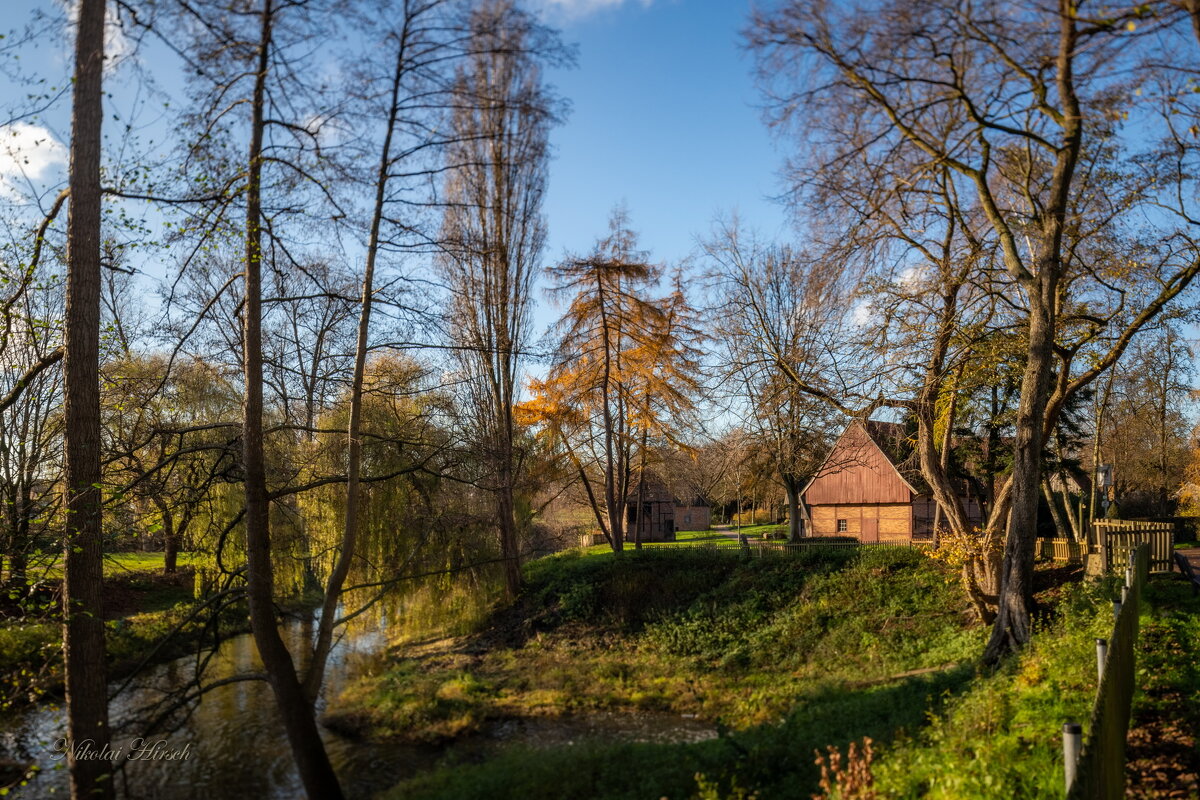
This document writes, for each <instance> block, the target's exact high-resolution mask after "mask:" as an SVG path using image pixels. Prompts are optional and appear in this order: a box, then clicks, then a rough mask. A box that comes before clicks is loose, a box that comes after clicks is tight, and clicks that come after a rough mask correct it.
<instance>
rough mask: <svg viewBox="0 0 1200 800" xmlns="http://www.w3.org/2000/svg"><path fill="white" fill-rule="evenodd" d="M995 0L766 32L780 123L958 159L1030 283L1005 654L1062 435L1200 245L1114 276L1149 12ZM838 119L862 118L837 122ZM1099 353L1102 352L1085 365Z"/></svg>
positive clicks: (1002, 622)
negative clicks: (1081, 395) (1072, 401)
mask: <svg viewBox="0 0 1200 800" xmlns="http://www.w3.org/2000/svg"><path fill="white" fill-rule="evenodd" d="M993 5H994V4H991V3H985V4H982V5H972V6H963V5H961V4H958V3H951V2H945V3H933V4H928V3H922V4H920V5H919V6H918V5H917V4H914V3H911V2H908V0H895V1H894V2H890V3H887V4H885V5H884V6H882V7H879V8H875V7H873V8H872V10H871V13H864V12H863V11H862V10H860V9H857V8H846V7H838V8H834V7H833V6H832V5H830V4H825V3H815V4H814V3H786V4H784V5H783V6H782V7H780V8H779V9H777V10H775V11H772V12H768V13H763V14H760V15H758V16H757V17H756V18H755V21H754V23H753V30H752V32H751V41H752V44H753V45H754V46H755V47H756V48H757V49H758V51H759V53H760V54H761V55H762V56H763V62H762V64H763V70H764V76H769V77H766V78H765V80H767V82H768V83H770V84H772V85H774V86H776V87H780V88H781V89H782V91H781V92H780V94H778V95H777V96H776V99H778V100H780V101H781V104H780V105H779V106H778V107H779V108H780V109H781V111H780V117H779V119H780V120H781V121H783V122H787V123H789V124H796V125H798V126H800V127H802V128H804V129H805V130H808V131H814V132H815V133H814V136H815V137H816V141H817V142H819V143H820V145H822V146H820V147H818V148H817V149H818V151H820V152H822V153H823V154H828V153H831V152H832V153H835V154H836V155H835V157H834V159H833V160H832V161H831V162H827V168H829V169H841V170H851V169H855V168H856V167H857V162H860V161H861V157H862V155H863V154H864V153H866V154H875V155H877V156H880V158H881V160H883V161H885V162H886V161H891V162H893V163H898V162H900V161H901V160H906V161H907V162H908V163H911V164H913V165H915V166H920V165H921V164H924V166H923V167H922V169H923V171H924V174H925V175H931V174H937V173H938V172H940V171H942V170H950V171H952V172H953V173H954V174H955V175H957V176H959V177H960V178H961V179H962V181H963V185H964V187H967V188H969V191H970V193H971V202H972V203H973V204H976V205H977V207H978V209H979V211H980V214H981V216H982V220H983V223H984V225H983V226H981V227H980V229H979V230H980V231H981V232H982V233H983V234H984V235H985V236H986V239H987V242H988V243H989V246H994V247H995V248H996V249H997V251H998V253H999V263H1000V264H1002V265H1003V268H1004V270H1005V276H1006V279H1007V280H1008V281H1010V282H1011V284H1012V285H1013V286H1014V287H1015V288H1016V289H1017V291H1018V293H1019V297H1020V306H1019V312H1018V313H1019V316H1020V319H1021V323H1020V324H1021V326H1022V329H1023V331H1024V342H1023V353H1022V360H1023V375H1022V382H1021V393H1020V404H1019V406H1018V409H1017V413H1016V420H1015V446H1014V463H1013V472H1012V477H1011V479H1010V480H1009V481H1008V482H1007V484H1006V486H1007V490H1006V491H1000V492H998V496H999V498H1000V499H1003V500H1005V501H1006V502H1007V504H1008V505H1009V509H1010V510H1009V513H1008V514H1007V515H1006V517H1007V538H1006V549H1005V557H1004V564H1003V569H1002V575H1001V582H1000V597H999V609H998V614H997V617H996V623H995V627H994V629H993V637H992V639H991V641H990V643H989V646H988V651H987V654H988V656H989V658H990V659H996V658H998V657H1000V656H1001V655H1002V654H1003V653H1005V652H1008V651H1010V650H1012V649H1014V648H1016V647H1019V646H1020V645H1022V644H1024V643H1025V642H1027V641H1028V640H1029V636H1030V624H1031V611H1032V605H1033V595H1032V573H1033V555H1034V536H1035V530H1036V515H1037V506H1038V500H1039V494H1040V484H1041V460H1042V456H1043V445H1044V443H1045V441H1046V437H1047V436H1048V434H1049V431H1050V430H1051V429H1052V428H1053V425H1054V424H1055V420H1056V419H1057V417H1058V415H1059V413H1061V411H1062V408H1063V406H1064V404H1065V403H1066V402H1068V399H1069V397H1070V396H1071V394H1073V393H1074V392H1077V391H1078V390H1079V389H1080V388H1082V387H1084V386H1086V385H1087V384H1089V383H1090V382H1091V381H1093V380H1094V379H1095V378H1096V377H1097V376H1098V375H1100V374H1101V373H1102V372H1103V371H1104V370H1105V369H1107V368H1109V367H1110V366H1111V365H1112V364H1113V363H1114V362H1115V361H1116V360H1117V359H1118V358H1119V357H1120V355H1121V353H1122V352H1123V351H1124V349H1125V347H1126V346H1127V345H1128V343H1129V341H1130V339H1131V337H1132V336H1133V335H1134V333H1136V331H1137V330H1138V328H1140V327H1141V326H1142V325H1144V324H1145V323H1146V322H1147V321H1148V320H1149V319H1152V318H1153V317H1154V316H1155V315H1156V314H1157V313H1158V312H1159V311H1160V310H1161V309H1162V308H1163V307H1164V305H1165V304H1166V303H1167V302H1169V301H1170V300H1171V299H1172V298H1174V297H1176V296H1177V295H1178V294H1179V293H1180V292H1181V291H1183V290H1184V289H1185V288H1186V287H1187V286H1188V284H1189V283H1190V282H1191V280H1192V278H1193V277H1194V276H1195V274H1196V272H1197V270H1200V260H1198V259H1197V258H1196V256H1195V253H1194V252H1191V251H1189V252H1184V253H1183V254H1180V253H1178V252H1176V251H1174V248H1172V247H1171V246H1169V245H1168V244H1167V242H1168V241H1170V238H1171V236H1172V232H1171V231H1166V232H1164V235H1163V237H1161V238H1160V239H1158V240H1157V242H1156V243H1154V244H1150V245H1148V246H1146V245H1143V246H1141V247H1140V248H1139V249H1140V250H1141V252H1142V253H1144V254H1145V257H1144V258H1139V259H1138V262H1137V263H1138V266H1139V269H1138V270H1135V271H1133V272H1132V273H1126V274H1124V275H1120V276H1119V277H1118V281H1119V282H1120V283H1122V284H1124V285H1126V286H1130V287H1131V289H1132V290H1133V292H1134V295H1135V296H1137V297H1138V301H1137V302H1136V303H1128V302H1127V299H1126V298H1127V297H1128V290H1122V289H1121V288H1118V287H1115V286H1114V284H1113V282H1112V279H1113V278H1114V277H1116V276H1118V273H1117V272H1116V271H1115V270H1114V269H1113V261H1112V259H1113V258H1114V257H1116V258H1119V256H1117V255H1116V252H1117V251H1114V249H1113V248H1112V247H1111V246H1110V245H1112V244H1115V243H1118V242H1119V243H1120V244H1121V245H1124V246H1128V245H1130V244H1132V243H1133V240H1132V238H1129V239H1122V235H1123V233H1124V229H1123V226H1122V224H1121V221H1122V220H1123V219H1124V217H1123V215H1124V214H1126V213H1127V212H1128V209H1129V208H1130V207H1131V206H1135V205H1137V203H1138V202H1140V200H1141V199H1142V198H1144V197H1145V195H1144V194H1138V191H1131V189H1133V187H1132V186H1130V185H1129V184H1127V183H1125V182H1124V180H1123V177H1122V176H1119V175H1114V172H1113V171H1112V170H1106V169H1102V165H1103V166H1111V163H1112V160H1113V158H1114V156H1115V151H1114V149H1113V148H1112V146H1111V145H1112V143H1113V142H1114V141H1115V140H1116V139H1117V138H1118V136H1119V131H1118V130H1117V127H1116V125H1115V124H1114V120H1118V119H1121V118H1122V116H1121V111H1122V109H1124V108H1125V107H1126V106H1127V104H1128V102H1129V100H1130V99H1131V98H1132V97H1133V96H1134V95H1133V93H1132V92H1131V91H1128V84H1127V83H1124V81H1125V79H1126V76H1127V75H1128V72H1127V70H1129V69H1132V68H1135V67H1136V63H1137V62H1136V56H1131V55H1129V53H1130V52H1131V51H1130V48H1128V47H1127V46H1126V45H1127V44H1128V43H1129V42H1130V41H1132V39H1131V37H1130V36H1129V35H1127V34H1126V31H1127V30H1128V27H1127V26H1126V22H1130V21H1133V20H1139V19H1140V16H1139V13H1140V12H1138V11H1137V10H1136V9H1133V10H1129V11H1128V12H1127V13H1126V14H1125V15H1122V14H1116V15H1113V16H1111V17H1110V16H1108V15H1107V12H1104V15H1101V13H1100V12H1099V11H1097V12H1096V16H1095V18H1092V17H1089V16H1088V13H1089V12H1088V9H1087V8H1085V7H1084V6H1080V5H1077V4H1072V3H1067V2H1065V0H1064V2H1061V3H1059V4H1058V6H1057V7H1056V8H1054V9H1053V10H1050V9H1027V10H1022V11H1020V12H1012V11H1011V9H1010V10H1006V11H1005V12H1004V13H993V11H996V10H998V9H994V8H993ZM1134 27H1135V28H1136V27H1137V25H1136V23H1134ZM1140 35H1141V34H1139V36H1140ZM1145 41H1146V42H1153V41H1154V40H1153V39H1151V38H1149V37H1147V38H1146V39H1145ZM780 77H783V78H785V79H786V80H789V81H791V80H796V79H798V80H799V81H800V82H801V84H802V85H803V87H804V88H801V89H800V90H796V89H795V84H794V83H792V84H784V83H780V82H776V81H775V80H774V79H775V78H780ZM801 109H804V117H803V118H801V117H800V110H801ZM826 113H827V114H828V115H827V116H825V115H826ZM829 119H841V120H844V121H846V122H847V124H846V126H845V127H843V128H842V129H841V133H840V134H839V133H836V132H834V133H832V134H831V133H830V131H829V128H828V127H825V122H826V121H827V120H829ZM839 135H840V138H838V137H839ZM831 137H832V138H831ZM824 145H828V148H825V147H824ZM922 159H923V161H922ZM1124 163H1125V164H1126V165H1129V164H1132V163H1135V162H1132V161H1126V162H1124ZM914 178H915V179H917V180H919V179H920V174H917V175H914ZM1181 180H1183V181H1186V180H1188V178H1186V176H1185V175H1183V174H1182V173H1180V174H1179V175H1177V176H1175V177H1174V179H1173V181H1172V183H1171V185H1176V186H1178V185H1179V184H1180V181H1181ZM867 210H868V211H869V210H870V209H867ZM914 227H916V226H914ZM1110 233H1114V234H1115V236H1110V235H1109V234H1110ZM1134 287H1136V288H1134ZM1097 298H1103V299H1102V300H1098V299H1097ZM1097 308H1101V309H1102V310H1101V312H1100V313H1095V312H1096V309H1097ZM1110 325H1111V326H1112V330H1115V331H1116V333H1115V334H1113V333H1112V330H1110V329H1109V326H1110ZM1083 353H1086V354H1089V356H1090V358H1089V362H1090V363H1089V365H1088V366H1086V367H1084V368H1082V369H1077V370H1076V369H1073V368H1072V367H1073V364H1074V362H1075V360H1076V358H1077V357H1078V356H1080V354H1083ZM927 464H928V461H927V459H926V458H925V456H924V454H923V456H922V467H923V469H924V468H925V467H926V466H927ZM935 488H936V487H935ZM996 505H997V506H999V505H1001V503H1000V502H997V504H996ZM994 513H995V509H993V514H994Z"/></svg>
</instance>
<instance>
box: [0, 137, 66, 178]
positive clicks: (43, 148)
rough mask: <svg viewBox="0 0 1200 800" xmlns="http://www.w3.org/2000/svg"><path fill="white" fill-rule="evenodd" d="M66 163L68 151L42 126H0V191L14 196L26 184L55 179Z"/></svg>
mask: <svg viewBox="0 0 1200 800" xmlns="http://www.w3.org/2000/svg"><path fill="white" fill-rule="evenodd" d="M66 163H67V148H66V147H65V146H64V145H63V143H62V142H60V141H58V139H55V138H54V134H52V133H51V132H50V131H49V130H47V129H46V128H43V127H42V126H41V125H31V124H30V123H28V122H14V123H13V124H12V125H3V126H0V191H2V192H3V193H4V194H8V195H10V196H11V195H13V194H16V193H18V192H19V191H20V189H21V188H25V187H27V186H28V184H30V183H33V184H40V183H42V182H43V181H46V180H48V179H51V178H53V177H55V175H54V173H55V172H56V171H57V170H58V169H59V168H61V167H63V166H65V165H66Z"/></svg>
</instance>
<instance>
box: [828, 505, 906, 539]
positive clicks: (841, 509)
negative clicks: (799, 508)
mask: <svg viewBox="0 0 1200 800" xmlns="http://www.w3.org/2000/svg"><path fill="white" fill-rule="evenodd" d="M811 513H812V535H813V536H853V537H855V538H857V537H859V536H861V535H862V521H863V519H876V520H879V541H881V542H907V541H909V539H910V538H911V533H912V507H911V506H910V505H909V504H908V503H855V504H844V505H843V504H838V505H823V506H813V507H812V509H811ZM839 519H844V520H846V530H845V532H841V533H839V532H838V529H837V521H838V520H839Z"/></svg>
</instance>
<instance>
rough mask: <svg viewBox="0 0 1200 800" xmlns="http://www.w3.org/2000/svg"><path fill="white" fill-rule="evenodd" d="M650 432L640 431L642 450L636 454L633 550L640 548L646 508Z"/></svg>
mask: <svg viewBox="0 0 1200 800" xmlns="http://www.w3.org/2000/svg"><path fill="white" fill-rule="evenodd" d="M649 436H650V432H649V431H648V430H643V431H642V451H641V452H640V453H639V454H638V460H639V463H638V499H637V526H636V527H635V528H634V529H633V531H634V532H633V548H634V549H635V550H641V549H642V532H643V527H644V525H645V522H644V521H643V519H644V517H645V516H646V515H645V513H644V512H645V508H646V442H647V440H648V439H649Z"/></svg>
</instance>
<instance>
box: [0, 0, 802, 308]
mask: <svg viewBox="0 0 1200 800" xmlns="http://www.w3.org/2000/svg"><path fill="white" fill-rule="evenodd" d="M530 2H531V3H532V4H533V5H535V6H537V5H539V4H540V7H541V8H542V9H543V10H544V12H545V15H546V18H547V20H548V21H549V22H550V23H551V24H554V25H556V26H557V27H559V28H560V29H561V30H562V33H563V38H564V40H565V41H567V42H570V43H574V44H576V45H577V46H578V53H579V60H578V65H577V67H576V68H575V69H571V70H556V71H554V72H553V73H552V74H551V76H550V79H551V81H552V82H553V83H554V85H555V86H556V87H557V89H558V91H559V92H560V93H561V94H562V95H563V96H564V97H565V98H567V99H568V100H569V101H570V103H571V106H572V110H571V113H570V115H569V116H568V118H567V120H566V121H565V123H564V124H563V125H561V126H560V127H559V128H557V129H556V130H555V131H554V132H553V134H552V142H553V146H554V160H553V162H552V164H551V169H550V188H549V194H548V197H547V203H546V208H545V210H546V214H547V216H548V220H549V227H550V240H549V247H548V250H547V253H546V261H547V263H551V262H554V261H557V260H559V259H560V258H562V256H563V255H564V253H566V252H575V253H580V252H586V251H587V250H588V249H590V247H591V246H592V244H593V242H594V241H595V239H596V238H597V237H599V236H601V235H603V234H604V233H605V231H606V227H607V220H608V216H609V213H610V212H611V210H612V209H613V207H614V206H616V205H617V204H620V203H624V204H625V205H626V206H627V208H628V210H629V212H630V217H631V221H632V224H633V226H634V228H635V229H636V230H637V231H638V232H639V233H640V234H641V243H642V247H643V248H644V249H646V250H649V251H650V254H651V258H652V259H653V260H656V261H661V262H665V263H667V264H674V263H677V262H679V261H680V260H682V259H684V258H686V257H687V256H688V255H689V254H690V253H692V252H693V250H694V249H695V244H696V238H697V237H698V236H703V235H705V234H706V233H707V232H708V230H709V229H710V226H711V224H712V221H713V219H714V217H715V216H716V215H718V214H729V213H732V212H734V211H736V212H737V213H738V214H739V216H740V217H741V219H742V220H743V221H744V222H745V223H746V224H748V225H749V226H751V227H755V228H757V229H759V230H760V231H761V232H762V233H764V234H766V235H768V236H771V237H780V238H786V237H787V236H788V232H787V230H786V227H785V225H784V214H783V212H782V210H781V209H780V208H779V206H777V205H776V204H775V203H773V202H772V201H770V200H769V197H770V196H771V195H773V194H775V193H777V192H778V191H779V185H778V183H777V180H776V170H777V169H778V167H779V165H780V163H781V161H782V155H781V154H780V153H779V152H777V150H776V148H775V147H774V146H773V143H772V137H771V135H770V134H769V133H768V131H767V129H766V127H765V126H764V124H763V123H762V120H761V114H760V111H759V109H758V108H757V103H758V102H759V94H758V92H757V90H756V88H755V86H754V80H753V77H752V75H751V71H752V62H751V59H750V57H749V56H748V55H747V54H746V53H745V52H744V51H743V50H742V46H741V30H742V28H743V27H744V26H745V23H746V19H747V15H748V12H749V7H750V0H530ZM10 4H11V5H10ZM61 7H62V6H61V5H58V0H7V2H6V8H7V9H8V10H10V12H12V13H13V16H11V17H10V18H9V26H14V25H19V24H20V22H21V19H20V18H21V17H24V18H32V15H33V13H34V10H35V9H42V10H46V11H51V12H52V13H53V11H54V10H55V9H56V8H61ZM55 44H57V45H58V46H53V45H52V46H49V47H39V48H37V49H36V50H35V51H33V52H25V53H23V59H24V61H23V63H24V66H25V68H26V69H27V70H32V71H35V72H37V73H38V74H41V75H44V76H47V77H49V78H50V80H51V81H52V82H54V81H58V82H60V83H61V80H62V78H63V76H64V74H65V72H66V70H67V68H68V66H69V64H68V56H69V49H68V48H69V45H70V42H69V41H68V38H67V37H66V36H63V37H62V38H61V39H59V41H58V42H56V43H55ZM122 83H124V84H125V85H124V86H122V85H121V84H122ZM109 88H110V89H113V90H114V91H116V92H117V93H118V94H119V95H121V96H118V97H115V98H114V104H112V105H110V110H112V111H117V112H121V111H122V110H128V108H127V107H128V105H129V104H128V102H127V101H128V97H127V96H125V95H126V94H127V93H128V91H129V89H128V83H127V82H122V81H114V82H113V84H110V86H109ZM23 92H24V90H23V89H22V88H20V87H17V86H14V85H12V84H9V83H8V82H7V81H0V103H11V102H12V101H13V100H15V99H17V98H19V97H20V96H21V94H23ZM68 114H69V97H67V98H63V99H61V100H60V101H59V102H58V103H57V104H56V107H55V108H54V109H52V110H51V111H50V112H49V113H47V114H46V115H44V116H42V117H41V118H39V119H34V120H29V121H27V122H25V123H22V125H23V126H24V127H23V128H22V127H20V126H18V129H16V130H8V131H6V133H7V134H8V135H7V136H6V137H4V139H3V141H0V194H2V193H3V189H4V183H5V181H6V180H11V181H13V182H14V183H15V184H16V185H23V180H24V177H23V176H21V175H19V174H18V175H15V176H14V174H13V170H14V169H16V168H17V164H16V163H15V162H17V161H23V162H24V163H23V165H22V166H23V168H24V172H25V175H27V176H29V177H31V178H33V180H34V182H35V183H37V184H40V185H41V186H42V187H44V189H45V190H50V191H51V193H50V194H49V195H48V196H49V197H52V196H53V194H52V192H53V191H54V190H56V188H57V186H60V185H61V181H62V180H63V179H64V178H65V167H66V148H65V145H64V143H65V140H66V137H67V135H68V134H69V130H68V125H67V119H68ZM33 125H36V126H38V128H34V127H32V126H33ZM41 126H45V128H48V129H49V132H50V133H51V137H45V136H44V135H43V133H42V131H41V130H39V129H40V128H41ZM114 135H117V136H119V132H115V131H113V129H112V128H111V127H110V129H109V131H108V137H110V138H111V137H112V136H114ZM6 145H7V146H6ZM12 145H16V146H17V147H18V148H19V153H13V152H12V151H11V149H12ZM5 199H7V198H6V197H4V196H0V202H3V201H4V200H5ZM548 311H549V310H548V309H543V310H542V313H541V314H540V315H539V316H545V315H546V314H547V313H548Z"/></svg>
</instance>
